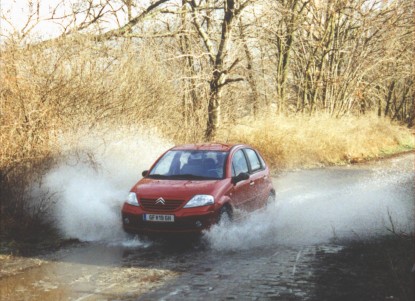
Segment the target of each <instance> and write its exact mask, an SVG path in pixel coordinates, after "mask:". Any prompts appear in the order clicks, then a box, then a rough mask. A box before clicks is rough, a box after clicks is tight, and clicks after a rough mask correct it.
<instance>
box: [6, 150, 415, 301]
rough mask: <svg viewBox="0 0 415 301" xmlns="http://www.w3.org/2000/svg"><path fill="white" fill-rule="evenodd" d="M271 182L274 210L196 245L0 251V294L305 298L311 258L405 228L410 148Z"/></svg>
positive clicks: (410, 191) (410, 195)
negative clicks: (22, 253) (30, 253)
mask: <svg viewBox="0 0 415 301" xmlns="http://www.w3.org/2000/svg"><path fill="white" fill-rule="evenodd" d="M275 187H276V189H277V192H278V193H277V203H276V204H275V206H271V207H270V208H268V209H267V210H266V211H264V212H259V213H255V214H252V215H250V216H248V217H246V218H244V219H242V220H241V221H240V222H238V223H236V224H233V225H231V226H228V227H227V228H219V227H218V228H214V229H212V231H211V232H209V233H207V234H206V236H205V237H204V239H203V240H202V241H199V242H183V241H180V242H171V241H170V242H165V241H164V242H146V241H138V240H131V239H130V240H126V239H124V240H119V241H105V242H103V241H101V242H95V243H81V244H79V245H75V246H72V247H68V248H66V249H62V250H60V251H59V252H57V253H54V254H49V255H47V256H43V257H39V258H30V257H26V258H19V257H10V256H9V257H7V258H6V257H0V268H1V269H2V273H0V275H1V276H0V277H1V278H0V300H44V301H47V300H138V299H140V300H225V299H228V300H232V299H233V300H308V299H309V298H310V296H311V295H312V293H313V290H314V289H315V283H313V278H312V276H313V262H314V261H315V260H316V258H317V257H318V256H319V254H322V253H330V252H338V251H339V250H341V249H342V245H341V243H340V241H342V240H347V239H353V238H362V237H373V236H377V235H382V234H384V233H386V232H388V229H389V230H390V229H392V228H393V229H394V230H395V231H400V232H405V231H406V232H408V231H412V230H413V203H414V154H413V153H412V154H407V155H404V156H399V157H396V158H393V159H389V160H382V161H378V162H374V163H371V164H367V165H356V166H349V167H335V168H327V169H315V170H305V171H292V172H285V173H283V174H280V175H278V176H277V177H276V178H275ZM13 264H14V265H13ZM10 267H14V268H10ZM19 267H21V268H22V269H21V270H19ZM7 269H11V270H12V272H10V273H8V270H7Z"/></svg>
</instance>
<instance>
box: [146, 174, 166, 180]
mask: <svg viewBox="0 0 415 301" xmlns="http://www.w3.org/2000/svg"><path fill="white" fill-rule="evenodd" d="M148 177H149V178H152V179H167V178H169V177H170V176H166V175H160V174H157V173H156V174H152V175H148Z"/></svg>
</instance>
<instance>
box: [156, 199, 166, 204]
mask: <svg viewBox="0 0 415 301" xmlns="http://www.w3.org/2000/svg"><path fill="white" fill-rule="evenodd" d="M157 204H163V205H166V201H165V200H164V199H163V198H158V199H157V200H156V205H157Z"/></svg>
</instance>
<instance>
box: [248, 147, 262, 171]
mask: <svg viewBox="0 0 415 301" xmlns="http://www.w3.org/2000/svg"><path fill="white" fill-rule="evenodd" d="M245 153H246V155H247V156H248V160H249V163H250V164H251V170H252V171H257V170H260V169H261V168H262V165H261V162H260V161H259V158H258V156H257V153H256V152H255V151H254V150H253V149H250V148H246V149H245Z"/></svg>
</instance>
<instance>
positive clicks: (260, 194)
mask: <svg viewBox="0 0 415 301" xmlns="http://www.w3.org/2000/svg"><path fill="white" fill-rule="evenodd" d="M244 152H245V154H246V158H247V159H248V164H249V173H250V189H251V191H250V193H251V199H250V204H248V205H247V206H246V208H247V209H249V210H251V211H252V210H255V209H258V208H261V207H262V206H263V205H264V204H265V202H266V201H267V198H268V193H269V192H268V188H267V187H268V184H267V178H268V174H267V172H266V170H265V166H264V165H263V163H262V162H261V160H260V158H259V156H258V154H257V152H256V151H255V150H253V149H250V148H245V149H244Z"/></svg>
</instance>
